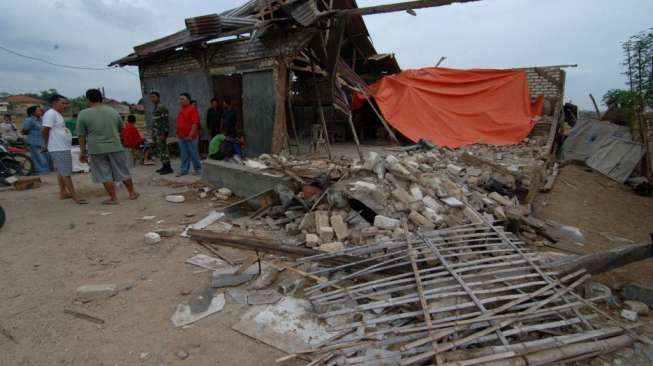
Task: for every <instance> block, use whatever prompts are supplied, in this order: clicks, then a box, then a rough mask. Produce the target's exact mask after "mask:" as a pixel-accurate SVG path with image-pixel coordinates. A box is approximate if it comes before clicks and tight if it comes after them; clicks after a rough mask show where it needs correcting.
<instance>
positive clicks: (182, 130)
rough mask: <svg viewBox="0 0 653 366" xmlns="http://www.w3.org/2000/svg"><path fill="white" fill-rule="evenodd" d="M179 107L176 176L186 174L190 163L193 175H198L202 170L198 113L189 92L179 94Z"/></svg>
mask: <svg viewBox="0 0 653 366" xmlns="http://www.w3.org/2000/svg"><path fill="white" fill-rule="evenodd" d="M179 104H181V109H180V110H179V114H177V138H178V139H179V151H180V152H181V167H180V169H179V170H180V171H179V173H177V176H178V177H180V176H182V175H187V174H188V170H189V169H190V163H191V161H192V163H193V175H199V173H200V171H201V170H202V163H201V162H200V152H199V138H200V114H199V112H197V108H196V107H195V106H194V105H192V104H191V99H190V94H188V93H181V94H180V95H179Z"/></svg>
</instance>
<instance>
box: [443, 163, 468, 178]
mask: <svg viewBox="0 0 653 366" xmlns="http://www.w3.org/2000/svg"><path fill="white" fill-rule="evenodd" d="M447 171H448V172H449V173H451V174H453V175H455V176H459V175H460V174H462V172H463V171H465V168H463V167H460V166H458V165H455V164H449V165H447Z"/></svg>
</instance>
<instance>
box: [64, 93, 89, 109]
mask: <svg viewBox="0 0 653 366" xmlns="http://www.w3.org/2000/svg"><path fill="white" fill-rule="evenodd" d="M69 101H70V109H71V111H72V112H73V113H79V111H81V110H83V109H86V108H88V106H89V104H88V99H86V97H85V96H83V95H80V96H79V97H77V98H71V99H70V100H69Z"/></svg>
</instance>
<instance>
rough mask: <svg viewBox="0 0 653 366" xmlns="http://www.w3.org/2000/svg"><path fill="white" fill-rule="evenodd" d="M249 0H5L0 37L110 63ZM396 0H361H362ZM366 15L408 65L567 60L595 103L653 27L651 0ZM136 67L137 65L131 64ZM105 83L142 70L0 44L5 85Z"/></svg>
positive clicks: (575, 85) (577, 95)
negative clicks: (635, 42)
mask: <svg viewBox="0 0 653 366" xmlns="http://www.w3.org/2000/svg"><path fill="white" fill-rule="evenodd" d="M243 2H244V0H220V1H216V0H193V1H190V0H186V1H175V0H56V1H45V0H25V1H5V2H3V9H2V11H1V12H0V46H4V47H7V48H10V49H13V50H15V51H17V52H20V53H23V54H27V55H30V56H34V57H40V58H44V59H47V60H50V61H52V62H56V63H60V64H67V65H78V66H86V67H89V66H90V67H103V66H106V65H107V64H108V63H109V62H110V61H113V60H115V59H118V58H120V57H122V56H125V55H127V54H128V53H130V52H132V47H133V46H135V45H138V44H141V43H144V42H147V41H150V40H153V39H155V38H158V37H161V36H164V35H167V34H170V33H172V32H175V31H178V30H180V29H182V28H183V27H184V19H185V18H187V17H191V16H197V15H203V14H209V13H216V12H220V11H222V10H225V9H229V8H233V7H235V6H237V5H240V4H241V3H243ZM391 2H397V1H389V0H358V4H359V6H370V5H377V4H383V3H391ZM417 14H418V16H417V17H412V16H410V15H408V14H406V13H392V14H383V15H372V16H367V17H366V18H365V20H366V23H367V26H368V28H369V31H370V34H371V36H372V40H373V42H374V45H375V46H376V48H377V51H378V52H380V53H384V52H394V53H395V54H396V57H397V59H398V61H399V64H400V65H401V67H402V68H403V69H408V68H419V67H425V66H433V65H434V64H435V63H436V62H437V60H438V59H439V58H440V57H441V56H446V57H447V60H446V61H445V62H444V63H443V66H447V67H454V68H509V67H520V66H546V65H560V64H578V68H573V69H567V71H568V77H567V98H566V99H567V100H572V101H573V102H575V103H577V104H579V105H581V106H582V107H583V108H586V109H588V108H590V106H591V104H590V101H589V98H588V94H589V93H590V92H591V93H593V94H594V95H595V96H597V98H600V96H601V95H603V94H604V93H605V92H606V91H607V90H609V89H613V88H620V87H624V77H623V76H622V75H621V71H622V67H621V65H620V63H621V48H620V42H622V41H624V40H626V39H627V38H628V37H629V36H631V35H633V34H635V33H637V32H639V31H642V30H646V29H647V28H649V27H652V26H653V21H652V19H653V18H652V16H653V1H651V0H620V1H614V0H546V1H542V0H484V1H481V2H477V3H470V4H458V5H453V6H446V7H440V8H434V9H425V10H418V11H417ZM127 70H128V71H130V72H132V73H135V72H136V69H135V68H127ZM98 86H104V87H105V90H106V92H107V95H108V96H109V97H111V98H114V99H118V100H128V101H131V102H135V101H136V100H138V99H139V98H140V87H139V80H138V77H136V76H134V75H131V74H129V73H127V72H125V71H124V70H118V69H116V70H106V71H83V70H67V69H61V68H57V67H53V66H50V65H46V64H42V63H38V62H34V61H30V60H26V59H22V58H19V57H16V56H13V55H10V54H8V53H5V52H4V51H2V50H0V91H5V92H10V93H23V92H37V91H40V90H43V89H47V88H56V89H57V90H59V91H60V92H62V93H64V94H66V95H67V96H71V97H74V96H79V95H81V94H83V92H84V91H85V90H86V89H88V88H89V87H98Z"/></svg>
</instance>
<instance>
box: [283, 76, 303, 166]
mask: <svg viewBox="0 0 653 366" xmlns="http://www.w3.org/2000/svg"><path fill="white" fill-rule="evenodd" d="M286 105H287V108H288V114H289V115H290V126H291V127H292V132H293V134H294V135H295V144H297V155H300V154H301V153H302V149H301V145H302V144H301V140H300V139H299V135H298V134H297V125H296V124H295V113H294V112H293V110H292V71H291V70H290V69H289V70H288V96H287V98H286ZM288 151H290V144H289V146H288Z"/></svg>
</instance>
